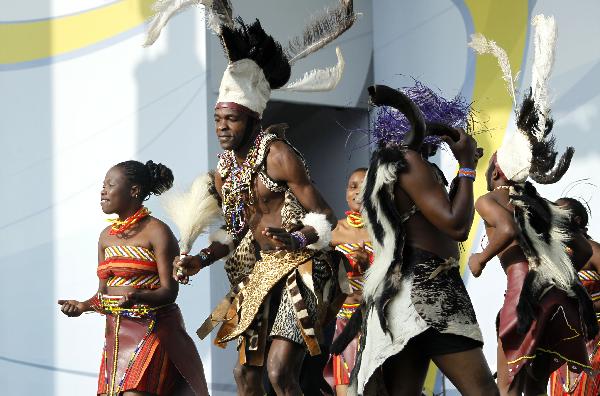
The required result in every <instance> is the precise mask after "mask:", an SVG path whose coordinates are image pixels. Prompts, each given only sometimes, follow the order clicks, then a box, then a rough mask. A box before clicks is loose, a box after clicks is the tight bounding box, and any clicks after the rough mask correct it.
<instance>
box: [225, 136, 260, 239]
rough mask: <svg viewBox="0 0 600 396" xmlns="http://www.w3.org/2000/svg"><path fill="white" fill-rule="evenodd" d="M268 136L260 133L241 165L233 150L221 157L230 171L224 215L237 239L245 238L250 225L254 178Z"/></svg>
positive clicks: (229, 228) (226, 180) (226, 181)
mask: <svg viewBox="0 0 600 396" xmlns="http://www.w3.org/2000/svg"><path fill="white" fill-rule="evenodd" d="M266 136H267V134H266V133H264V132H263V131H260V133H259V134H258V136H256V139H255V140H254V144H253V145H252V147H251V148H250V150H249V151H248V155H247V156H246V159H245V160H244V162H243V163H242V164H241V165H239V164H238V163H237V160H236V158H235V154H234V152H233V150H229V151H226V152H224V153H223V154H222V155H221V160H223V161H224V162H225V164H224V167H225V168H226V169H228V170H229V171H228V172H227V176H226V177H225V180H224V181H223V187H222V188H221V191H222V193H223V215H224V217H225V226H226V228H227V231H228V232H229V233H230V234H231V235H232V236H233V237H234V238H235V239H241V237H243V232H244V231H245V230H246V228H247V225H248V224H247V218H246V217H247V207H248V205H252V202H253V196H252V176H253V174H254V173H255V167H256V164H257V163H258V160H259V158H258V157H259V153H260V152H261V151H262V150H261V146H262V145H263V142H264V140H265V137H266Z"/></svg>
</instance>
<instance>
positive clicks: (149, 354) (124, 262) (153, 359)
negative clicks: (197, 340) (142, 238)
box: [97, 246, 206, 396]
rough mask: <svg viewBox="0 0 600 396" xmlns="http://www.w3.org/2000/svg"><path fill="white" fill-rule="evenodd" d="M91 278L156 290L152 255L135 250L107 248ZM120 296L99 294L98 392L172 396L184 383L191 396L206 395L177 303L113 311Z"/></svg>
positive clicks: (197, 357)
mask: <svg viewBox="0 0 600 396" xmlns="http://www.w3.org/2000/svg"><path fill="white" fill-rule="evenodd" d="M104 258H105V261H103V262H102V263H100V264H99V265H98V269H97V274H98V277H99V278H100V279H106V283H107V285H108V286H111V287H119V286H132V287H135V288H140V289H157V288H159V287H160V280H159V277H158V267H157V263H156V257H155V256H154V253H153V252H152V251H151V250H149V249H146V248H143V247H138V246H110V247H107V248H106V249H105V251H104ZM120 298H121V297H120V296H109V295H103V294H99V295H98V299H99V301H100V307H101V308H99V312H100V313H102V314H104V315H106V331H105V344H104V350H103V352H102V359H101V364H100V373H99V376H98V391H97V392H98V394H107V395H120V394H121V393H122V392H124V391H133V390H135V391H140V392H148V393H152V394H155V395H159V396H160V395H172V394H173V392H174V389H175V388H176V387H178V386H180V385H181V383H182V381H183V380H184V379H185V380H186V381H187V383H188V384H189V386H190V387H191V388H192V389H193V390H194V391H195V392H196V394H206V382H205V379H204V374H203V372H202V363H201V360H200V356H199V355H198V351H197V349H196V347H195V345H194V343H193V341H192V339H191V338H190V336H189V335H188V334H187V333H186V331H185V328H184V324H183V318H182V317H181V312H180V310H179V307H178V306H177V304H174V303H173V304H168V305H165V306H162V307H150V306H147V305H141V304H140V305H134V306H133V307H132V308H129V309H122V308H119V307H118V303H119V300H120Z"/></svg>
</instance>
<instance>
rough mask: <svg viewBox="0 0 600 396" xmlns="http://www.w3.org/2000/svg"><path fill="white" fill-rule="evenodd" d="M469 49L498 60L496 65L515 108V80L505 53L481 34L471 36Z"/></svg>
mask: <svg viewBox="0 0 600 396" xmlns="http://www.w3.org/2000/svg"><path fill="white" fill-rule="evenodd" d="M469 47H471V48H473V50H475V52H477V53H478V54H479V55H483V54H491V55H493V56H494V57H496V59H497V60H498V65H499V66H500V69H501V70H502V79H504V81H505V82H506V87H507V89H508V93H509V94H510V97H511V98H512V101H513V106H515V107H516V104H517V99H516V95H515V81H516V78H513V76H512V70H511V68H510V61H509V60H508V55H507V54H506V51H505V50H504V49H503V48H502V47H500V46H499V45H498V44H496V42H495V41H492V40H488V39H487V38H485V36H484V35H483V34H481V33H475V34H472V35H471V42H470V43H469Z"/></svg>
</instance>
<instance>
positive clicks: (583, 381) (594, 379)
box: [550, 198, 600, 396]
mask: <svg viewBox="0 0 600 396" xmlns="http://www.w3.org/2000/svg"><path fill="white" fill-rule="evenodd" d="M556 204H557V205H559V206H562V207H566V208H568V209H569V210H570V211H571V212H572V216H571V227H572V228H573V229H574V230H579V233H580V234H581V235H582V236H583V237H584V238H586V239H587V240H588V242H589V244H590V246H591V248H592V257H591V258H590V259H589V260H588V261H587V263H585V265H584V266H583V268H581V269H579V268H577V269H578V270H579V272H578V273H577V275H578V276H579V280H580V281H581V283H583V286H584V287H585V288H586V290H587V292H588V293H589V295H590V297H591V298H592V301H593V303H594V311H596V317H598V315H599V313H600V244H598V242H596V241H593V240H592V239H591V238H590V237H589V236H588V234H587V225H588V213H587V210H586V209H585V207H584V206H583V205H582V204H581V202H579V201H578V200H576V199H573V198H560V199H559V200H558V201H556ZM598 319H599V320H600V317H598ZM599 344H600V335H598V336H596V337H595V338H594V339H593V340H591V341H590V342H588V344H587V349H588V354H589V357H590V363H591V365H592V370H593V372H594V373H595V374H594V375H590V374H589V373H587V372H582V373H573V372H571V371H570V370H569V368H568V366H567V365H564V366H562V367H561V368H560V369H559V370H557V371H555V372H554V373H553V374H552V377H551V378H550V394H551V395H552V396H563V395H573V396H592V395H594V396H596V395H599V394H600V348H599Z"/></svg>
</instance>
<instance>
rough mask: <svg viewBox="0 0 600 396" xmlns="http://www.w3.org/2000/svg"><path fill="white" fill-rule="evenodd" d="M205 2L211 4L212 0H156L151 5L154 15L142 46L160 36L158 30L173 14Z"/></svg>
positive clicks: (147, 45) (149, 43)
mask: <svg viewBox="0 0 600 396" xmlns="http://www.w3.org/2000/svg"><path fill="white" fill-rule="evenodd" d="M206 3H211V4H212V0H157V1H156V2H155V3H154V5H153V6H152V9H153V10H154V15H153V16H152V18H151V19H150V24H149V25H148V32H147V33H146V41H145V42H144V47H149V46H151V45H152V44H154V42H155V41H156V40H157V39H158V36H160V32H161V31H162V30H163V28H164V27H165V25H166V24H167V22H169V20H170V19H171V18H172V17H173V16H174V15H177V14H179V13H180V12H183V11H185V10H187V9H188V8H191V7H194V6H198V5H200V4H205V5H206ZM209 6H210V5H208V6H207V7H209Z"/></svg>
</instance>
